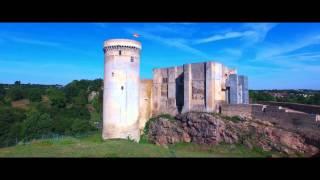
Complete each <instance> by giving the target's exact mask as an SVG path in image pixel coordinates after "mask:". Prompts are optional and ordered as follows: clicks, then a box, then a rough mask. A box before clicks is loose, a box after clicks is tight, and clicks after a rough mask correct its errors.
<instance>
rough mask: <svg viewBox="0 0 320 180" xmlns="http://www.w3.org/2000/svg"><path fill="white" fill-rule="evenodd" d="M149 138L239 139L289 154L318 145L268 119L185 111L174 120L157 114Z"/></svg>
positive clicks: (165, 140) (312, 150) (159, 141)
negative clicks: (264, 120) (255, 119)
mask: <svg viewBox="0 0 320 180" xmlns="http://www.w3.org/2000/svg"><path fill="white" fill-rule="evenodd" d="M148 129H149V130H148V134H147V135H148V138H149V140H150V141H152V142H154V143H156V144H158V145H167V144H174V143H177V142H194V143H197V144H212V145H214V144H218V143H222V142H223V143H229V144H233V143H241V144H244V145H246V146H248V147H250V148H253V147H261V148H262V149H264V150H266V151H271V150H272V151H278V152H282V153H286V154H288V155H296V154H303V155H307V156H311V155H314V154H316V153H317V152H318V151H319V149H318V148H317V147H316V146H314V145H310V144H308V143H307V141H306V139H304V138H303V136H302V135H300V134H298V133H296V132H291V131H288V130H284V129H282V128H279V127H276V126H274V125H273V124H271V123H269V122H263V121H254V120H246V119H241V118H228V117H222V116H220V115H215V114H209V113H195V112H193V113H192V112H190V113H185V114H182V115H177V116H176V117H175V119H174V120H172V119H168V118H164V117H159V118H156V119H155V120H153V121H152V122H150V123H149V127H148Z"/></svg>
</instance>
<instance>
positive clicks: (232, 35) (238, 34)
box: [194, 31, 252, 44]
mask: <svg viewBox="0 0 320 180" xmlns="http://www.w3.org/2000/svg"><path fill="white" fill-rule="evenodd" d="M250 34H252V31H245V32H227V33H225V34H215V35H213V36H209V37H206V38H203V39H199V40H195V42H194V43H195V44H203V43H209V42H214V41H220V40H224V39H233V38H240V37H243V36H248V35H250Z"/></svg>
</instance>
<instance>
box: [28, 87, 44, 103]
mask: <svg viewBox="0 0 320 180" xmlns="http://www.w3.org/2000/svg"><path fill="white" fill-rule="evenodd" d="M27 92H28V93H27V98H28V99H29V100H30V101H32V102H40V101H41V99H42V98H41V95H42V92H41V90H40V89H38V88H29V89H28V91H27Z"/></svg>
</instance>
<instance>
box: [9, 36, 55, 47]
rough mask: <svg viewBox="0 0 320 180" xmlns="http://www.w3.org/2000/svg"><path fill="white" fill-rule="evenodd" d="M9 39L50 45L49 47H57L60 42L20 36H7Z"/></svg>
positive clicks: (24, 42)
mask: <svg viewBox="0 0 320 180" xmlns="http://www.w3.org/2000/svg"><path fill="white" fill-rule="evenodd" d="M8 39H10V40H11V41H14V42H17V43H23V44H32V45H40V46H50V47H53V46H54V47H57V46H60V45H61V44H60V43H57V42H52V41H41V40H37V39H27V38H20V37H13V36H11V37H8Z"/></svg>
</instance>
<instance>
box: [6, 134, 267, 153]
mask: <svg viewBox="0 0 320 180" xmlns="http://www.w3.org/2000/svg"><path fill="white" fill-rule="evenodd" d="M270 155H271V153H267V152H263V151H257V150H254V149H253V150H250V149H248V148H246V147H244V146H241V145H225V144H222V145H216V146H200V145H196V144H192V143H179V144H175V145H170V146H169V147H168V148H164V147H160V146H156V145H154V144H149V143H135V142H132V141H128V140H120V139H117V140H106V141H103V140H102V139H101V135H100V134H94V135H90V136H87V137H82V138H73V137H65V138H61V139H47V140H37V141H33V142H30V143H28V144H19V145H17V146H13V147H7V148H0V157H269V156H270Z"/></svg>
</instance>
